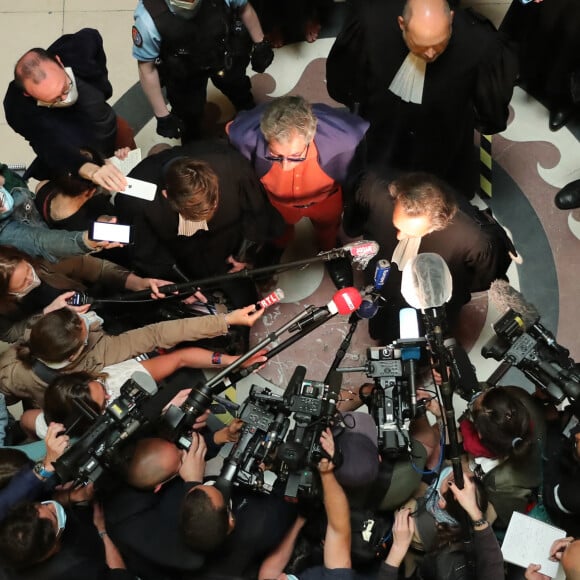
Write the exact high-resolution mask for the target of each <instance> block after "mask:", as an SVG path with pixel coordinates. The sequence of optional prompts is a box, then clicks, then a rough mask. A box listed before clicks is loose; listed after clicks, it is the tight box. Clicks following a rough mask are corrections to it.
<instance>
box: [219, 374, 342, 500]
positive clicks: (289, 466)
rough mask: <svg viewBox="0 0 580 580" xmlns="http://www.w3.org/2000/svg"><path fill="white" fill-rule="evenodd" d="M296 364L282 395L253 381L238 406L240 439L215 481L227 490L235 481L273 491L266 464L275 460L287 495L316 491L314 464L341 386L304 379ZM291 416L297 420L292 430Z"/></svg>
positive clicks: (321, 452) (265, 490) (307, 493)
mask: <svg viewBox="0 0 580 580" xmlns="http://www.w3.org/2000/svg"><path fill="white" fill-rule="evenodd" d="M305 374H306V369H305V368H304V367H302V366H298V367H296V370H295V371H294V374H293V375H292V378H291V379H290V382H289V383H288V386H287V388H286V391H285V393H284V395H283V396H279V395H275V394H272V393H271V391H270V390H269V389H263V388H261V387H258V386H257V385H253V386H252V388H251V390H250V395H249V397H248V399H247V400H246V402H245V403H244V405H243V406H242V407H241V409H240V411H239V414H238V416H239V418H240V419H242V421H244V427H243V428H242V431H241V434H240V439H239V441H238V442H237V443H236V444H235V445H234V446H233V447H232V449H231V451H230V453H229V455H228V457H227V458H226V459H225V460H224V465H223V468H222V471H221V473H220V475H219V477H218V479H217V482H216V485H217V487H218V488H219V489H220V490H221V491H222V492H225V493H227V492H228V491H229V489H230V488H231V486H232V484H236V485H244V486H247V487H250V488H252V489H255V490H258V491H264V492H269V491H270V490H269V489H266V486H265V485H264V478H263V472H262V465H263V464H264V463H269V462H270V460H273V459H275V460H276V464H277V466H278V467H277V468H276V471H277V475H278V478H279V479H280V481H281V482H283V483H284V484H285V496H286V497H287V498H288V499H296V498H298V497H313V496H316V495H318V492H319V488H320V486H319V481H318V476H317V475H316V474H317V471H316V467H317V465H318V463H319V461H320V460H321V459H322V458H323V457H324V456H325V453H324V451H323V449H322V448H321V446H320V436H321V434H322V432H323V431H324V429H326V427H328V426H329V425H331V424H332V420H333V418H334V415H335V413H336V404H337V402H338V392H339V387H337V386H332V385H330V386H329V385H326V384H324V383H322V382H316V381H309V380H304V377H305ZM290 417H292V418H293V419H294V421H295V426H294V428H293V429H292V430H291V431H289V426H290Z"/></svg>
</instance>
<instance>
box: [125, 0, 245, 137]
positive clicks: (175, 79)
mask: <svg viewBox="0 0 580 580" xmlns="http://www.w3.org/2000/svg"><path fill="white" fill-rule="evenodd" d="M246 4H247V0H203V1H202V2H201V6H200V8H199V12H198V13H197V14H196V15H195V17H194V18H193V19H190V20H188V19H184V18H181V17H180V16H178V15H176V14H175V13H174V12H173V11H172V10H171V8H170V7H169V6H168V4H167V3H166V2H165V0H140V2H139V4H138V6H137V9H136V10H135V13H134V19H135V24H134V26H133V30H132V36H133V56H134V57H135V58H136V59H137V60H138V61H142V62H155V64H156V65H157V68H158V71H159V76H160V80H161V85H162V86H165V88H166V91H167V99H168V100H169V102H170V103H171V106H172V113H173V114H175V115H177V116H178V117H179V118H180V119H181V120H182V121H183V123H184V124H185V130H184V133H183V136H182V139H183V140H189V139H192V138H197V137H199V131H200V124H201V119H202V117H203V111H204V106H205V101H206V96H207V81H208V79H209V78H211V80H212V82H213V83H214V85H215V86H216V87H217V88H218V89H219V90H220V91H222V93H224V94H225V95H226V96H227V97H228V98H229V99H230V101H231V102H232V103H233V105H234V106H235V107H236V109H237V110H243V109H250V108H252V107H253V106H254V99H253V97H252V93H251V84H250V79H249V77H248V76H247V75H246V68H247V66H248V63H249V61H250V57H249V54H250V47H251V42H250V39H249V35H248V34H247V32H246V30H245V28H244V27H243V25H242V24H241V21H239V20H236V18H235V17H234V16H235V12H236V10H238V9H240V8H243V7H244V6H245V5H246Z"/></svg>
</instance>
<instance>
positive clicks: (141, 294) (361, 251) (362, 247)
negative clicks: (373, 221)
mask: <svg viewBox="0 0 580 580" xmlns="http://www.w3.org/2000/svg"><path fill="white" fill-rule="evenodd" d="M363 242H364V243H363ZM375 246H376V248H375ZM377 251H378V244H376V242H366V241H364V240H363V241H361V242H357V243H353V244H347V245H346V246H343V247H341V248H333V249H332V250H328V251H326V252H320V253H319V254H317V255H316V256H313V257H311V258H304V259H302V260H296V261H294V262H286V263H285V264H276V265H274V266H265V267H263V268H255V269H253V270H249V269H247V268H246V269H245V270H241V271H239V272H234V273H232V274H220V275H217V276H211V277H209V278H201V279H199V280H191V281H189V282H180V283H177V284H167V285H166V286H161V287H160V288H159V291H160V292H162V293H163V294H165V295H166V298H177V297H178V296H177V295H176V294H175V293H176V292H183V293H185V292H187V291H192V290H197V289H198V288H213V287H215V286H219V285H220V284H221V283H222V282H226V281H229V280H239V279H243V278H251V279H253V278H259V277H261V276H262V275H264V276H265V275H268V274H274V273H277V272H283V271H286V270H291V269H293V268H299V267H301V266H308V265H309V264H315V263H318V262H330V261H332V260H336V259H337V258H341V257H344V256H346V255H350V256H351V257H352V260H353V262H354V263H356V264H360V267H364V266H365V265H366V263H368V261H369V260H370V259H371V258H372V257H373V256H374V255H376V253H377ZM373 252H374V254H373ZM150 296H151V290H149V289H148V290H139V291H137V292H131V293H128V294H123V295H121V296H118V297H116V298H109V299H106V300H96V301H94V302H93V303H97V302H99V303H107V304H109V303H113V302H134V301H140V302H149V301H152V300H153V299H152V298H151V297H150Z"/></svg>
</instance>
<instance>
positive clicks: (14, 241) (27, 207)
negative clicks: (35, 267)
mask: <svg viewBox="0 0 580 580" xmlns="http://www.w3.org/2000/svg"><path fill="white" fill-rule="evenodd" d="M10 193H11V194H12V197H13V198H14V211H13V212H12V214H11V215H10V216H9V217H7V218H6V219H4V220H0V245H2V246H14V247H15V248H18V249H19V250H22V251H23V252H26V253H27V254H30V255H31V256H41V257H43V258H44V259H46V260H49V261H50V262H58V260H59V259H61V258H67V257H69V256H78V255H82V254H86V253H87V252H90V251H91V248H89V247H87V246H86V245H85V243H84V241H83V234H84V232H68V231H65V230H51V229H49V227H48V226H47V225H46V223H45V222H44V221H43V220H42V218H41V217H40V214H39V213H38V210H37V209H36V207H35V205H34V202H33V200H32V194H31V192H30V191H28V190H27V189H25V188H23V187H15V188H14V189H13V190H12V191H11V192H10Z"/></svg>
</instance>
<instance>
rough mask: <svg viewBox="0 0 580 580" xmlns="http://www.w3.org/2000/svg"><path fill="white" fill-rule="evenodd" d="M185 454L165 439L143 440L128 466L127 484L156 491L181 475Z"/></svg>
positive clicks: (137, 445)
mask: <svg viewBox="0 0 580 580" xmlns="http://www.w3.org/2000/svg"><path fill="white" fill-rule="evenodd" d="M184 453H185V452H184V451H182V450H180V449H178V448H177V447H176V446H175V445H174V444H173V443H171V442H170V441H166V440H165V439H159V438H150V439H141V441H139V442H138V443H137V444H136V446H135V450H134V452H133V457H132V458H131V460H130V462H129V465H128V466H127V482H128V483H129V484H130V485H132V486H133V487H136V488H138V489H151V490H154V489H155V488H156V487H157V486H159V485H160V484H162V483H164V482H166V481H168V480H169V479H171V478H172V477H174V476H176V475H177V474H178V473H179V470H180V468H181V464H182V461H183V456H184Z"/></svg>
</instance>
